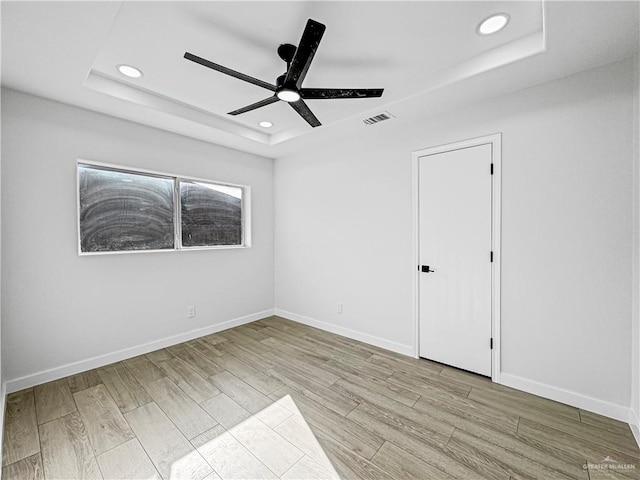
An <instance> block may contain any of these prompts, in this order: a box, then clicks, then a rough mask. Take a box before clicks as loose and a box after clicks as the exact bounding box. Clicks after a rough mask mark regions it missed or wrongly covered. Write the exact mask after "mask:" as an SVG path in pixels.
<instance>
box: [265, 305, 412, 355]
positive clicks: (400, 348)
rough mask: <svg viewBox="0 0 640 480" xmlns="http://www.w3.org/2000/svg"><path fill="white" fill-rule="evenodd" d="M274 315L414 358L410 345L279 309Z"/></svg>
mask: <svg viewBox="0 0 640 480" xmlns="http://www.w3.org/2000/svg"><path fill="white" fill-rule="evenodd" d="M275 314H276V315H278V316H279V317H282V318H286V319H287V320H293V321H294V322H298V323H302V324H304V325H309V326H310V327H316V328H319V329H320V330H325V331H327V332H331V333H335V334H336V335H341V336H343V337H347V338H351V339H353V340H358V341H360V342H364V343H368V344H370V345H375V346H376V347H380V348H384V349H386V350H391V351H392V352H396V353H401V354H402V355H408V356H410V357H415V356H416V352H415V348H414V347H413V346H412V345H403V344H401V343H397V342H392V341H390V340H385V339H384V338H380V337H376V336H374V335H369V334H367V333H362V332H359V331H357V330H351V329H350V328H345V327H341V326H339V325H334V324H332V323H327V322H322V321H320V320H315V319H313V318H309V317H305V316H304V315H299V314H297V313H293V312H287V311H286V310H281V309H279V308H276V309H275Z"/></svg>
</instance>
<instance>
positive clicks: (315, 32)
mask: <svg viewBox="0 0 640 480" xmlns="http://www.w3.org/2000/svg"><path fill="white" fill-rule="evenodd" d="M325 28H326V27H325V26H324V25H323V24H321V23H319V22H316V21H315V20H311V19H309V20H307V26H306V27H305V29H304V32H303V33H302V38H301V39H300V43H299V44H298V48H296V53H295V55H294V56H293V60H291V66H290V67H289V70H288V71H287V76H286V78H285V81H284V82H285V85H293V84H295V85H296V87H297V88H300V85H302V81H303V80H304V77H305V76H306V75H307V70H309V66H310V65H311V60H313V56H314V55H315V54H316V51H317V50H318V45H319V44H320V40H321V39H322V35H323V34H324V30H325Z"/></svg>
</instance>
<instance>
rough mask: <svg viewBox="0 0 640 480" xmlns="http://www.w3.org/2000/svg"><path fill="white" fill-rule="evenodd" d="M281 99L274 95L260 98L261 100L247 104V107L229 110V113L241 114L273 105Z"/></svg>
mask: <svg viewBox="0 0 640 480" xmlns="http://www.w3.org/2000/svg"><path fill="white" fill-rule="evenodd" d="M279 100H280V99H279V98H278V97H276V96H275V95H274V96H272V97H269V98H265V99H264V100H260V101H259V102H256V103H252V104H251V105H247V106H246V107H242V108H239V109H238V110H234V111H233V112H229V113H228V115H240V114H241V113H246V112H250V111H251V110H255V109H256V108H260V107H265V106H267V105H271V104H272V103H275V102H278V101H279Z"/></svg>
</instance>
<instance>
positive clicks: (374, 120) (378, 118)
mask: <svg viewBox="0 0 640 480" xmlns="http://www.w3.org/2000/svg"><path fill="white" fill-rule="evenodd" d="M392 118H396V117H394V116H393V115H391V114H390V113H389V112H382V113H379V114H378V115H374V116H373V117H369V118H365V119H364V120H362V121H363V122H364V124H365V125H373V124H375V123H380V122H384V121H385V120H391V119H392Z"/></svg>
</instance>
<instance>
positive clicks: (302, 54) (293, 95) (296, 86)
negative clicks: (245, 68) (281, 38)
mask: <svg viewBox="0 0 640 480" xmlns="http://www.w3.org/2000/svg"><path fill="white" fill-rule="evenodd" d="M325 28H326V27H325V26H324V25H323V24H321V23H319V22H316V21H315V20H311V19H309V20H308V21H307V26H306V27H305V29H304V32H303V33H302V38H301V39H300V44H299V45H298V47H296V46H295V45H291V44H290V43H285V44H282V45H280V46H279V47H278V56H279V57H280V58H281V59H282V60H284V61H285V62H287V71H286V72H285V73H284V74H283V75H280V76H279V77H278V78H277V79H276V84H275V85H273V84H271V83H268V82H264V81H262V80H258V79H257V78H253V77H251V76H249V75H245V74H244V73H240V72H236V71H235V70H231V69H230V68H227V67H223V66H222V65H218V64H217V63H213V62H210V61H209V60H205V59H204V58H201V57H198V56H197V55H194V54H192V53H189V52H185V54H184V58H186V59H187V60H191V61H192V62H195V63H199V64H200V65H203V66H205V67H209V68H211V69H213V70H216V71H218V72H221V73H224V74H226V75H231V76H232V77H235V78H239V79H240V80H244V81H245V82H249V83H252V84H254V85H258V86H259V87H262V88H266V89H267V90H271V91H272V92H274V94H273V95H272V96H271V97H268V98H265V99H264V100H260V101H259V102H256V103H252V104H251V105H247V106H246V107H242V108H239V109H238V110H234V111H233V112H229V115H240V114H241V113H246V112H249V111H251V110H255V109H256V108H260V107H264V106H266V105H270V104H272V103H275V102H277V101H279V100H282V101H284V102H287V103H288V104H289V105H291V107H293V109H294V110H295V111H296V112H298V114H299V115H300V116H301V117H302V118H304V119H305V120H306V121H307V123H308V124H309V125H311V126H312V127H319V126H320V125H322V124H321V123H320V121H319V120H318V119H317V118H316V116H315V115H314V114H313V112H312V111H311V110H310V109H309V107H308V106H307V104H306V103H305V102H304V100H305V99H306V100H327V99H335V98H372V97H381V96H382V92H383V89H382V88H360V89H354V88H302V82H303V81H304V77H305V76H306V75H307V71H308V70H309V66H310V65H311V61H312V60H313V56H314V55H315V54H316V50H318V45H319V44H320V40H321V39H322V35H323V34H324V30H325Z"/></svg>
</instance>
